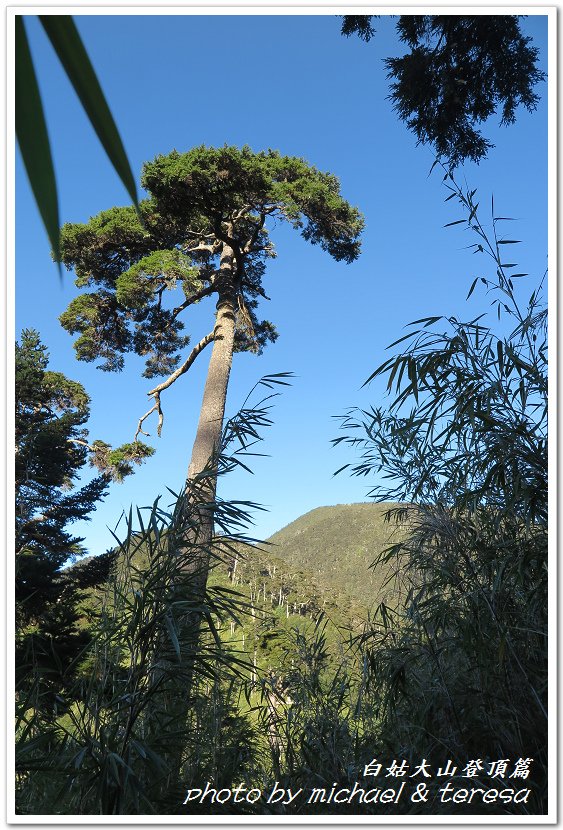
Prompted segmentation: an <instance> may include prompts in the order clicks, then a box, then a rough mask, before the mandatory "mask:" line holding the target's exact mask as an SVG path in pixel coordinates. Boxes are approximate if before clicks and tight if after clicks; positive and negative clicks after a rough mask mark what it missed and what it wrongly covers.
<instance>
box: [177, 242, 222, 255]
mask: <svg viewBox="0 0 563 830" xmlns="http://www.w3.org/2000/svg"><path fill="white" fill-rule="evenodd" d="M183 250H184V251H185V253H187V254H193V253H195V252H196V251H207V252H208V253H210V254H213V253H215V250H216V246H215V244H209V245H205V244H204V243H203V242H200V243H199V245H195V246H194V247H193V248H184V249H183Z"/></svg>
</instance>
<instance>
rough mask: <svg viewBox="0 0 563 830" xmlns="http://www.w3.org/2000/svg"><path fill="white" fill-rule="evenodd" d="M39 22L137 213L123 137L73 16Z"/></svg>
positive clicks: (55, 17)
mask: <svg viewBox="0 0 563 830" xmlns="http://www.w3.org/2000/svg"><path fill="white" fill-rule="evenodd" d="M39 19H40V21H41V23H42V25H43V28H44V29H45V32H46V33H47V36H48V38H49V40H50V41H51V43H52V45H53V48H54V50H55V52H56V53H57V55H58V58H59V60H60V61H61V63H62V65H63V67H64V69H65V72H66V74H67V75H68V78H69V80H70V82H71V83H72V85H73V87H74V89H75V91H76V94H77V95H78V97H79V99H80V101H81V103H82V106H83V107H84V110H85V111H86V114H87V115H88V118H89V119H90V123H91V124H92V126H93V128H94V130H95V131H96V134H97V136H98V138H99V139H100V141H101V143H102V146H103V148H104V150H105V151H106V153H107V155H108V157H109V160H110V161H111V163H112V165H113V167H114V169H115V172H116V173H117V175H118V176H119V178H120V179H121V181H122V182H123V184H124V186H125V189H126V190H127V193H128V194H129V196H130V197H131V199H132V201H133V203H134V205H135V207H136V208H137V210H138V208H139V204H138V200H137V188H136V185H135V179H134V176H133V173H132V172H131V167H130V165H129V161H128V159H127V155H126V153H125V149H124V147H123V142H122V141H121V136H120V135H119V132H118V129H117V127H116V125H115V121H114V120H113V116H112V114H111V111H110V108H109V106H108V104H107V101H106V99H105V97H104V93H103V92H102V88H101V86H100V83H99V81H98V78H97V76H96V73H95V71H94V68H93V66H92V64H91V62H90V58H89V57H88V53H87V52H86V49H85V48H84V45H83V43H82V40H81V39H80V35H79V34H78V30H77V28H76V25H75V23H74V21H73V19H72V17H70V16H69V15H39Z"/></svg>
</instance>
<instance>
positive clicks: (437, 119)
mask: <svg viewBox="0 0 563 830" xmlns="http://www.w3.org/2000/svg"><path fill="white" fill-rule="evenodd" d="M372 18H373V16H372V15H346V16H345V17H344V22H343V25H342V34H344V35H350V34H353V33H356V34H358V35H359V37H361V38H362V40H365V41H369V40H370V39H371V38H372V37H373V35H374V34H375V30H374V28H373V27H372V25H371V21H372ZM397 32H398V34H399V37H400V39H401V41H402V42H403V43H405V44H406V45H407V46H408V47H409V49H410V51H409V52H407V53H406V54H405V55H403V56H402V57H397V58H386V59H385V65H386V67H387V69H388V75H387V77H388V78H389V79H390V80H391V87H390V88H391V94H390V96H389V97H390V99H391V100H392V101H393V104H394V107H395V110H396V112H397V113H398V115H399V117H400V118H401V119H402V120H403V121H405V122H406V124H407V126H408V127H409V129H411V130H412V131H413V132H414V133H415V135H416V137H417V139H418V141H419V143H420V144H427V143H428V144H431V145H432V146H433V147H434V149H435V151H436V153H437V154H438V156H441V157H443V158H444V159H445V160H447V161H448V162H449V164H450V165H451V166H452V167H455V166H456V165H458V164H460V163H461V162H463V161H465V160H466V159H470V160H472V161H476V162H478V161H479V160H480V159H482V158H484V157H485V156H486V155H487V152H488V150H489V149H490V148H491V147H493V146H494V145H493V144H492V143H491V142H490V141H489V140H488V139H486V138H485V137H484V136H483V135H482V134H481V132H480V131H479V130H478V129H477V125H479V124H481V123H482V122H484V121H486V120H487V119H488V118H489V117H490V116H491V115H493V114H494V113H496V112H497V111H500V113H501V124H503V125H506V124H511V123H513V122H514V121H515V117H516V109H517V107H518V106H520V105H523V106H524V107H525V108H526V109H527V110H528V111H532V110H534V109H535V108H536V106H537V103H538V100H539V97H538V95H537V94H536V93H535V92H534V87H535V86H536V84H537V83H538V82H539V81H541V80H543V79H544V77H545V75H544V73H543V72H541V71H540V70H539V69H538V68H537V61H538V50H537V49H536V48H534V47H533V46H530V45H529V44H530V41H531V38H529V37H524V36H523V35H522V33H521V31H520V26H519V21H518V16H517V15H491V14H482V15H471V16H470V15H400V17H399V20H398V22H397Z"/></svg>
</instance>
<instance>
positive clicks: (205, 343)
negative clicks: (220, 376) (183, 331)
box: [133, 332, 215, 441]
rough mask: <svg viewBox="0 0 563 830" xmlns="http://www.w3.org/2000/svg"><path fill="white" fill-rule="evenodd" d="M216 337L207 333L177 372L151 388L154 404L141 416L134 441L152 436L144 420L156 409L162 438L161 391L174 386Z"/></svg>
mask: <svg viewBox="0 0 563 830" xmlns="http://www.w3.org/2000/svg"><path fill="white" fill-rule="evenodd" d="M214 338H215V334H214V332H210V334H207V335H206V336H205V337H204V338H202V339H201V340H200V341H199V343H198V344H197V346H194V348H193V349H192V350H191V352H190V354H189V355H188V357H187V358H186V360H185V361H184V363H182V365H181V366H180V367H179V368H178V369H176V371H175V372H172V374H171V375H170V376H169V377H168V378H166V380H165V381H163V382H162V383H159V385H158V386H155V387H154V389H151V390H150V392H147V395H149V397H153V398H154V404H153V405H152V406H151V408H150V409H149V410H147V412H145V414H144V415H142V416H141V417H140V418H139V422H138V424H137V430H136V432H135V437H134V438H133V440H134V441H136V440H137V438H138V437H139V435H146V436H147V437H149V436H150V433H149V432H145V431H144V430H143V423H144V421H146V419H147V418H148V417H149V415H152V413H153V412H155V411H156V412H158V426H157V428H156V432H157V435H158V437H159V438H160V436H161V434H162V425H163V423H164V413H163V411H162V407H161V405H160V393H161V392H162V391H163V390H164V389H168V387H169V386H172V384H173V383H174V381H176V380H178V378H179V377H181V375H184V374H185V373H186V372H187V371H188V369H189V368H190V366H191V365H192V363H193V362H194V360H195V359H196V357H197V356H198V354H199V353H200V352H202V351H203V350H204V349H205V347H206V346H208V345H209V343H211V342H212V341H213V340H214Z"/></svg>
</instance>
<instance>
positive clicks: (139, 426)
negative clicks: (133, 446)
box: [133, 399, 162, 441]
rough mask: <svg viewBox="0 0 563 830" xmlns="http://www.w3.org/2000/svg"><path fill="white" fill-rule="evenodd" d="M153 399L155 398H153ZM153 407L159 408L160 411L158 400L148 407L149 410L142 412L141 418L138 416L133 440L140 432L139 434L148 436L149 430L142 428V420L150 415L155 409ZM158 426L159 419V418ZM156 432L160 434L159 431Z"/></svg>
mask: <svg viewBox="0 0 563 830" xmlns="http://www.w3.org/2000/svg"><path fill="white" fill-rule="evenodd" d="M155 400H156V399H155ZM155 409H158V410H159V413H160V401H157V402H156V403H155V404H154V406H152V407H151V408H150V409H149V411H148V412H145V414H144V415H143V416H142V417H141V418H139V423H138V424H137V431H136V432H135V437H134V438H133V441H136V440H137V437H138V436H139V434H140V435H146V436H147V438H148V437H149V436H150V432H145V431H144V430H143V429H142V426H143V421H144V420H145V419H146V418H148V417H149V415H150V414H151V413H152V412H154V411H155ZM160 414H162V413H160ZM159 426H160V419H159ZM158 434H159V435H160V432H159V433H158Z"/></svg>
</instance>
